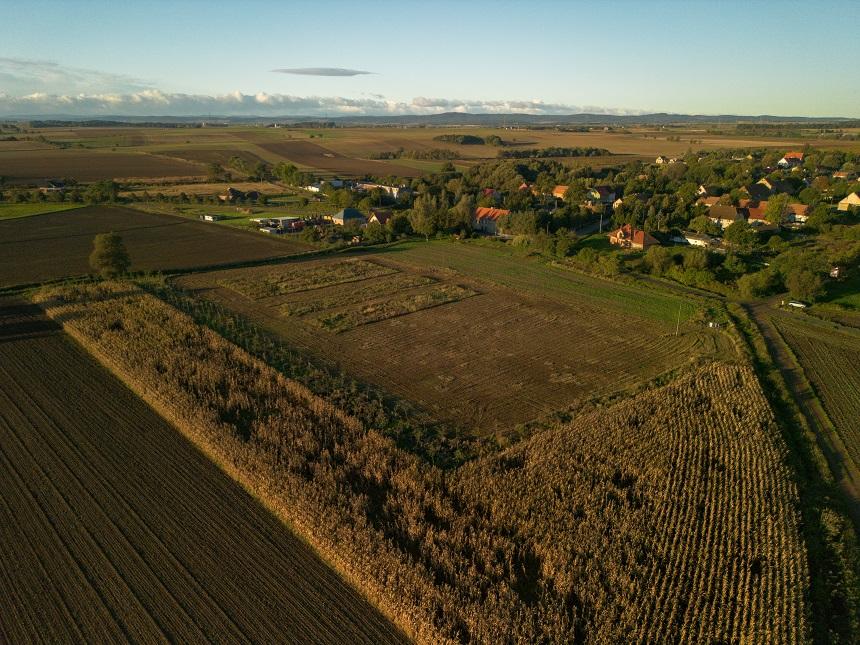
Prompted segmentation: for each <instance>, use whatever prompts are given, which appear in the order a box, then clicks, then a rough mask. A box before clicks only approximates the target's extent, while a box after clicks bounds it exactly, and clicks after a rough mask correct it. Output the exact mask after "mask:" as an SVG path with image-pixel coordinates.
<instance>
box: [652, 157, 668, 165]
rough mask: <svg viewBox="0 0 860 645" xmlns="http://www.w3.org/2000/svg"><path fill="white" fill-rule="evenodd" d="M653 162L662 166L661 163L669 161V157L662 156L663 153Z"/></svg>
mask: <svg viewBox="0 0 860 645" xmlns="http://www.w3.org/2000/svg"><path fill="white" fill-rule="evenodd" d="M654 163H655V164H657V165H658V166H662V165H663V164H665V163H669V158H668V157H664V156H663V155H660V156H659V157H657V158H656V159H655V160H654Z"/></svg>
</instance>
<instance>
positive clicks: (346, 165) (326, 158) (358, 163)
mask: <svg viewBox="0 0 860 645" xmlns="http://www.w3.org/2000/svg"><path fill="white" fill-rule="evenodd" d="M257 145H258V146H259V147H260V148H262V149H263V150H268V151H269V152H273V153H275V154H277V155H280V156H281V157H283V158H284V159H286V160H287V161H292V162H293V163H295V164H298V165H301V166H308V167H311V168H318V169H319V170H326V171H329V172H334V173H340V174H343V175H351V176H365V175H374V176H377V177H385V176H387V175H395V176H398V177H420V176H421V175H422V172H421V171H420V170H417V169H416V168H411V167H409V166H405V165H399V164H396V163H391V162H387V161H373V160H370V159H354V158H351V157H345V156H344V155H342V154H340V153H339V152H335V151H334V150H329V149H328V148H324V147H322V146H319V145H317V144H315V143H310V142H309V141H281V142H280V143H258V144H257Z"/></svg>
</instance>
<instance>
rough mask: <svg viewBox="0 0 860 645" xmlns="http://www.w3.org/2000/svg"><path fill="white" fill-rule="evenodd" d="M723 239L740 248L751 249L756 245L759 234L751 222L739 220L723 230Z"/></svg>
mask: <svg viewBox="0 0 860 645" xmlns="http://www.w3.org/2000/svg"><path fill="white" fill-rule="evenodd" d="M723 239H724V240H725V241H726V242H728V243H729V244H731V245H732V246H734V247H736V248H738V249H741V250H749V249H752V248H753V247H754V246H755V244H756V240H757V239H758V235H757V233H756V232H755V230H754V229H753V228H752V227H751V226H750V225H749V224H747V223H746V222H744V221H743V220H738V221H737V222H734V223H733V224H731V225H730V226H729V227H728V228H727V229H726V230H725V231H724V232H723Z"/></svg>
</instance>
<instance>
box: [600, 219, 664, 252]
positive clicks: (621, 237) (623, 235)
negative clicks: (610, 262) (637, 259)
mask: <svg viewBox="0 0 860 645" xmlns="http://www.w3.org/2000/svg"><path fill="white" fill-rule="evenodd" d="M609 243H610V244H614V245H615V246H620V247H621V248H622V249H635V250H640V251H641V250H645V249H647V248H648V247H650V246H654V245H655V244H660V243H659V242H658V241H657V240H656V239H654V237H652V236H651V234H649V233H646V232H645V231H643V230H642V229H638V228H634V227H633V226H631V225H630V224H625V225H624V226H622V227H621V228H619V229H618V230H615V231H613V232H612V233H610V234H609Z"/></svg>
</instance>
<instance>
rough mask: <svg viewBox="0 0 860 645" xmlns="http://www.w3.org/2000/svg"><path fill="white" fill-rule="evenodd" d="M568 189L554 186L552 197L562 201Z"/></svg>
mask: <svg viewBox="0 0 860 645" xmlns="http://www.w3.org/2000/svg"><path fill="white" fill-rule="evenodd" d="M568 188H570V186H561V185H559V186H556V187H555V188H553V189H552V196H553V197H557V198H558V199H564V194H565V193H566V192H567V189H568Z"/></svg>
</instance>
